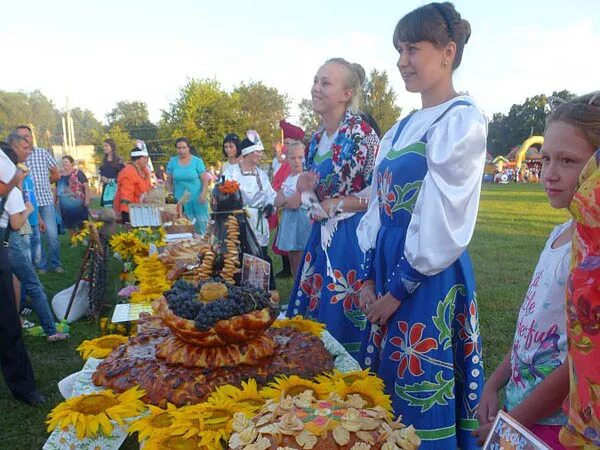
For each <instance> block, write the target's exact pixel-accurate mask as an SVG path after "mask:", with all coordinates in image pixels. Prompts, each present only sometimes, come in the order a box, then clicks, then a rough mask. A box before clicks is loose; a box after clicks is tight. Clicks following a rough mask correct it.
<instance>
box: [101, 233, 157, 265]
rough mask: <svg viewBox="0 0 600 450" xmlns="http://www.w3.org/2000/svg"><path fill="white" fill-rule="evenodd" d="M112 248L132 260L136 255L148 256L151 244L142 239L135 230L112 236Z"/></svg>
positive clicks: (123, 257) (122, 257)
mask: <svg viewBox="0 0 600 450" xmlns="http://www.w3.org/2000/svg"><path fill="white" fill-rule="evenodd" d="M110 246H111V248H112V249H113V250H114V251H115V252H117V253H119V255H121V259H123V260H132V259H134V258H135V257H136V256H148V251H149V249H150V246H149V245H148V244H146V243H144V242H142V241H141V240H140V238H139V237H138V236H137V234H136V232H135V231H129V232H127V233H119V234H115V235H113V237H111V238H110Z"/></svg>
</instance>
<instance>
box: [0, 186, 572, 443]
mask: <svg viewBox="0 0 600 450" xmlns="http://www.w3.org/2000/svg"><path fill="white" fill-rule="evenodd" d="M567 217H568V216H567V213H566V212H565V211H556V210H553V209H552V208H551V207H550V206H549V205H548V202H547V201H546V196H545V194H544V192H543V189H542V187H541V186H540V185H514V184H511V185H485V186H484V190H483V194H482V201H481V208H480V212H479V220H478V222H477V227H476V230H475V235H474V237H473V241H472V243H471V246H470V252H471V256H472V258H473V264H474V266H475V272H476V277H477V286H478V299H479V307H480V321H481V335H482V337H483V352H484V361H485V368H486V371H487V373H490V370H493V368H494V367H496V365H497V364H498V363H499V362H500V361H501V359H502V358H503V357H504V355H505V353H506V352H507V351H508V349H509V348H510V345H511V343H512V337H513V333H514V326H515V320H516V316H517V313H518V310H519V306H520V304H521V302H522V299H523V296H524V294H525V291H526V289H527V286H528V284H529V279H530V277H531V274H532V272H533V269H534V268H535V265H536V263H537V259H538V256H539V253H540V251H541V250H542V248H543V246H544V243H545V241H546V238H547V236H548V234H549V233H550V231H551V229H552V227H553V226H554V225H556V224H558V223H561V222H563V221H564V220H566V218H567ZM62 244H63V245H62V261H63V263H64V266H65V269H66V271H65V273H64V274H54V273H51V274H47V275H43V276H42V282H43V283H44V286H45V287H46V292H47V294H48V297H49V298H52V296H53V295H54V294H55V293H56V292H58V291H60V290H62V289H64V288H66V287H68V286H70V285H71V284H73V282H74V280H75V278H76V277H77V274H78V271H79V265H80V264H81V260H82V258H83V249H81V248H72V247H70V246H69V244H68V242H67V239H66V238H65V237H63V240H62ZM273 260H274V263H275V271H276V272H278V271H279V270H280V269H281V258H280V257H279V256H274V257H273ZM110 270H111V271H110V274H111V275H110V276H109V280H111V281H110V284H111V285H110V286H108V288H107V301H109V302H114V301H115V300H116V291H117V287H118V282H117V281H115V280H116V278H117V277H116V274H117V273H118V270H119V268H118V265H117V263H116V261H113V262H112V263H111V269H110ZM277 282H278V288H279V291H280V293H281V297H282V299H286V298H287V297H288V295H289V292H290V290H291V287H292V286H291V285H292V280H291V279H284V280H277ZM99 333H100V330H99V327H98V325H97V324H96V323H93V322H91V321H82V322H77V323H75V324H73V325H72V329H71V339H70V340H69V341H67V342H62V343H57V344H48V343H46V342H45V340H43V339H42V338H33V337H27V338H26V345H27V348H28V351H29V354H30V357H31V360H32V363H33V367H34V370H35V374H36V380H37V383H38V387H39V389H40V391H41V392H42V393H43V394H45V395H46V396H47V397H48V399H49V401H48V404H47V405H44V406H43V407H39V408H30V407H28V406H25V405H22V404H21V403H18V402H15V401H14V400H13V399H12V397H11V395H10V393H9V391H8V390H7V389H6V387H5V385H4V383H0V411H2V412H3V414H2V415H0V436H2V439H1V440H0V450H4V449H6V450H30V449H39V448H41V446H42V445H43V443H44V442H45V440H46V437H47V434H46V431H45V425H44V421H45V418H46V414H47V413H48V412H49V410H50V409H51V408H52V407H53V406H55V405H56V404H58V403H59V402H60V401H62V397H61V395H60V393H59V392H58V388H57V382H58V381H59V380H60V379H62V378H63V377H65V376H66V375H68V374H70V373H72V372H75V371H77V370H79V369H81V366H82V361H81V359H80V358H79V355H78V353H77V352H76V351H75V348H76V347H77V346H78V345H79V343H80V342H81V341H82V340H83V339H90V338H93V337H96V336H98V335H99ZM122 448H124V449H129V450H130V449H135V448H137V445H136V443H135V442H134V441H133V440H128V441H127V442H126V444H125V445H124V446H123V447H122Z"/></svg>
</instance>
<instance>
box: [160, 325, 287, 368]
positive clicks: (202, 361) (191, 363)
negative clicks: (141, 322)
mask: <svg viewBox="0 0 600 450" xmlns="http://www.w3.org/2000/svg"><path fill="white" fill-rule="evenodd" d="M276 348H277V345H276V344H275V341H274V340H273V339H272V338H271V337H269V336H268V335H266V334H264V333H263V334H261V335H259V336H258V337H256V338H254V339H252V340H251V341H248V342H242V343H241V344H229V345H223V346H219V347H200V346H197V345H192V344H188V343H187V342H185V341H183V340H181V339H179V338H178V337H176V336H169V337H167V338H166V339H164V340H163V341H161V342H159V343H158V344H156V356H157V357H158V358H161V359H163V360H165V361H166V362H167V363H168V364H178V365H182V366H184V367H201V368H205V369H213V368H217V367H234V366H238V365H240V364H247V365H252V366H254V365H256V364H259V363H260V361H261V360H262V359H263V358H266V357H267V356H271V355H273V353H275V349H276Z"/></svg>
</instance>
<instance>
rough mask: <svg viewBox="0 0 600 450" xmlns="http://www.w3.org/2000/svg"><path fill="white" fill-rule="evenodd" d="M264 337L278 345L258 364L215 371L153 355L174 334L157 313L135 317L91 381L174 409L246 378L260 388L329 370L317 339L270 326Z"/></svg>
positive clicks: (327, 356)
mask: <svg viewBox="0 0 600 450" xmlns="http://www.w3.org/2000/svg"><path fill="white" fill-rule="evenodd" d="M265 335H266V336H268V337H270V338H271V339H272V340H273V341H275V342H276V344H277V348H276V349H275V353H274V354H273V355H272V356H269V357H266V358H263V359H262V360H261V361H260V362H259V364H256V365H253V366H252V365H239V366H236V367H221V368H215V369H205V368H200V367H185V366H184V365H183V364H182V365H177V364H172V363H169V362H167V361H166V360H164V359H162V358H159V357H158V355H157V350H156V348H157V345H158V344H160V343H161V342H164V341H165V340H166V339H168V338H169V337H173V333H172V331H171V330H170V329H169V328H168V327H166V326H165V325H164V324H163V323H162V322H161V321H159V319H158V318H157V317H156V316H150V317H148V316H144V317H143V318H142V319H140V321H139V325H138V334H137V335H136V336H134V337H131V338H129V342H127V344H125V345H121V346H119V347H118V348H116V349H115V350H113V352H112V353H111V354H110V355H109V356H108V357H107V358H105V359H104V361H102V362H101V363H100V364H99V365H98V367H97V369H96V372H94V374H93V375H92V381H93V382H94V384H95V385H97V386H104V387H106V388H108V389H112V390H113V391H114V392H119V393H120V392H124V391H126V390H127V389H129V388H131V387H133V386H139V387H140V388H141V389H143V390H144V391H145V392H146V394H145V396H144V398H143V401H144V402H146V403H150V404H152V405H157V406H160V407H163V408H164V407H166V404H167V402H169V403H172V404H174V405H175V406H178V407H179V406H184V405H192V404H196V403H201V402H203V401H205V400H206V399H207V398H208V396H209V395H210V394H211V392H212V391H214V390H215V389H216V388H217V387H218V386H222V385H224V384H232V385H234V386H239V385H240V384H241V382H242V381H245V380H247V379H249V378H254V379H256V382H257V383H258V384H259V385H261V386H264V385H266V384H267V383H268V382H269V381H271V380H273V379H274V378H275V377H277V376H281V375H298V376H300V377H303V378H313V377H315V376H316V375H319V374H321V373H324V372H329V371H331V370H332V369H333V357H332V356H331V354H330V353H329V352H328V351H327V349H326V348H325V346H324V345H323V342H322V341H321V340H320V339H319V338H318V337H316V336H313V335H311V334H308V333H302V332H300V331H297V330H295V329H293V328H269V329H268V330H267V331H266V332H265ZM307 355H310V357H307Z"/></svg>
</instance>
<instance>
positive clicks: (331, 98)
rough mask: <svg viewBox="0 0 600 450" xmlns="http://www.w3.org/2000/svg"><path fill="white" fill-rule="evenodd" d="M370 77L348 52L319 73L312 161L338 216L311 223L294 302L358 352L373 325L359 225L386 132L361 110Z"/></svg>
mask: <svg viewBox="0 0 600 450" xmlns="http://www.w3.org/2000/svg"><path fill="white" fill-rule="evenodd" d="M364 78H365V75H364V70H363V69H362V67H361V66H359V65H358V64H350V63H349V62H347V61H346V60H344V59H341V58H335V59H330V60H328V61H327V62H326V63H325V64H324V65H323V66H321V68H319V70H318V72H317V74H316V75H315V79H314V84H313V87H312V89H311V94H312V103H313V108H314V110H315V112H317V113H318V114H319V115H320V116H321V119H322V127H321V129H320V130H319V131H317V132H316V133H315V134H314V135H313V136H312V138H311V140H310V144H309V147H308V151H307V155H306V161H305V165H306V168H307V170H309V171H312V172H314V173H315V175H314V178H315V180H316V179H317V178H318V181H316V185H315V186H314V189H315V192H316V194H317V197H318V199H319V201H320V202H321V203H320V206H321V207H322V208H323V211H325V212H326V213H327V214H328V215H331V216H332V217H330V218H317V220H316V221H315V222H314V224H313V226H312V230H311V233H310V236H309V238H308V242H307V244H306V250H305V253H304V257H303V259H302V264H301V266H300V268H299V270H298V274H297V275H296V282H295V285H294V288H293V289H292V293H291V298H290V303H289V306H288V309H287V315H288V316H295V315H297V314H301V315H303V316H306V317H309V318H312V319H315V320H318V321H319V322H322V323H324V324H325V325H326V326H327V330H328V331H329V332H330V333H331V334H332V335H333V337H335V338H336V339H337V340H338V341H339V342H340V343H341V344H342V345H344V347H345V348H346V349H347V350H348V351H349V352H350V354H352V355H354V356H356V355H357V354H358V351H359V349H360V346H361V341H362V340H363V335H364V333H365V332H366V326H367V322H366V317H365V314H364V312H363V311H361V310H360V309H359V303H358V301H359V293H360V286H361V281H360V280H359V276H360V266H361V263H362V262H363V255H362V252H361V251H360V249H359V247H358V243H357V238H356V227H357V226H358V222H359V221H360V218H361V217H362V215H363V214H364V211H365V210H366V209H367V203H368V201H367V196H368V192H369V190H368V187H369V185H370V183H371V176H372V173H373V167H374V164H375V156H376V153H377V150H378V148H379V138H378V137H377V135H376V134H375V132H374V131H373V129H372V128H371V126H370V125H369V124H368V123H367V122H366V121H363V119H362V118H361V117H360V115H358V114H357V113H356V112H355V111H356V106H357V105H358V98H359V92H360V89H361V85H362V83H363V82H364ZM334 212H335V214H334ZM320 219H322V220H320Z"/></svg>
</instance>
